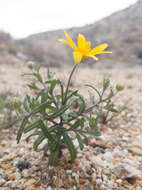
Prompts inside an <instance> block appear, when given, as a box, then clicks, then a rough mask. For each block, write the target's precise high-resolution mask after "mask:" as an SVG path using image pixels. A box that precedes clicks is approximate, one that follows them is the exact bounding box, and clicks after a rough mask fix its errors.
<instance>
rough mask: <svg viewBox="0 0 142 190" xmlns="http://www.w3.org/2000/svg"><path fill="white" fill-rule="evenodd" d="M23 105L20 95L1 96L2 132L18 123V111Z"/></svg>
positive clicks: (3, 94) (0, 126) (0, 124)
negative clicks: (16, 112)
mask: <svg viewBox="0 0 142 190" xmlns="http://www.w3.org/2000/svg"><path fill="white" fill-rule="evenodd" d="M20 105H21V101H20V100H19V97H18V95H14V94H7V93H2V94H0V130H2V129H6V128H9V127H11V126H12V125H13V124H15V122H16V114H15V111H16V109H17V108H18V107H19V106H20Z"/></svg>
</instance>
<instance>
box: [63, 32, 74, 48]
mask: <svg viewBox="0 0 142 190" xmlns="http://www.w3.org/2000/svg"><path fill="white" fill-rule="evenodd" d="M64 34H65V36H66V38H67V39H68V41H69V43H70V46H71V47H72V48H73V49H77V47H76V45H75V43H74V41H73V40H72V39H71V37H70V36H69V35H68V33H67V31H66V30H64Z"/></svg>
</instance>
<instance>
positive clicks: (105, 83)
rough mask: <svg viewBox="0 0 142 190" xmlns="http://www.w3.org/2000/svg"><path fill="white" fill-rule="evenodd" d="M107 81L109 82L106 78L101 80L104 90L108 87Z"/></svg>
mask: <svg viewBox="0 0 142 190" xmlns="http://www.w3.org/2000/svg"><path fill="white" fill-rule="evenodd" d="M109 83H110V80H109V79H108V78H104V81H103V88H104V90H105V89H107V88H108V86H109Z"/></svg>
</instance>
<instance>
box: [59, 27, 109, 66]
mask: <svg viewBox="0 0 142 190" xmlns="http://www.w3.org/2000/svg"><path fill="white" fill-rule="evenodd" d="M64 34H65V36H66V38H67V40H64V39H59V41H60V42H63V43H66V44H68V45H69V46H70V47H72V49H73V50H74V51H73V58H74V62H75V63H77V64H78V63H80V62H81V60H82V58H84V59H87V58H93V59H94V60H96V61H97V60H98V58H97V57H96V56H95V55H97V54H102V53H112V52H110V51H104V50H105V49H106V48H107V47H108V45H107V44H106V43H104V44H101V45H99V46H97V47H95V48H93V49H91V42H87V41H86V40H85V37H84V36H83V35H82V34H79V35H78V47H77V46H76V44H75V43H74V41H73V40H72V39H71V37H70V36H69V35H68V33H67V31H66V30H64Z"/></svg>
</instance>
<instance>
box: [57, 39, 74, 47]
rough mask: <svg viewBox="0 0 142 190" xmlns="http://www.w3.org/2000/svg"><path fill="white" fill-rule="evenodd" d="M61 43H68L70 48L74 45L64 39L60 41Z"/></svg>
mask: <svg viewBox="0 0 142 190" xmlns="http://www.w3.org/2000/svg"><path fill="white" fill-rule="evenodd" d="M58 41H59V42H63V43H66V44H68V45H69V46H70V47H72V44H70V43H69V42H68V41H67V40H64V39H58Z"/></svg>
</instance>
